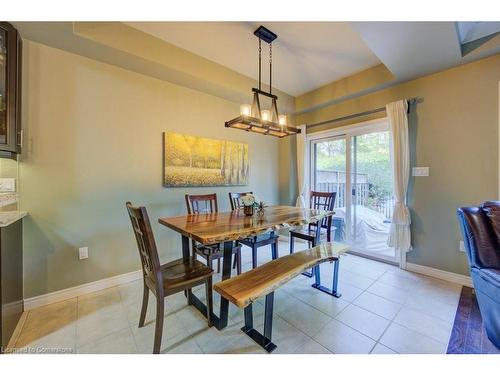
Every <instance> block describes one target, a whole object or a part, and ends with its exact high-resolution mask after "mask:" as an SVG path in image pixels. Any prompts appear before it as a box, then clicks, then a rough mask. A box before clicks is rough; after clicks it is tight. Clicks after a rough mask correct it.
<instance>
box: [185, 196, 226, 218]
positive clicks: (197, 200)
mask: <svg viewBox="0 0 500 375" xmlns="http://www.w3.org/2000/svg"><path fill="white" fill-rule="evenodd" d="M186 205H187V211H188V214H199V213H201V212H210V213H213V212H218V210H219V209H218V207H217V194H215V193H214V194H204V195H189V194H186Z"/></svg>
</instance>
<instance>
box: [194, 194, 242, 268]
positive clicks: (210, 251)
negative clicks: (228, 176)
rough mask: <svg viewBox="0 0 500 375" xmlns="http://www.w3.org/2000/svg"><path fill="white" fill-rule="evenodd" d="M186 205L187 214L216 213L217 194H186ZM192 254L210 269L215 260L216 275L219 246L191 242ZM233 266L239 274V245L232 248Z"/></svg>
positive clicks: (218, 266)
mask: <svg viewBox="0 0 500 375" xmlns="http://www.w3.org/2000/svg"><path fill="white" fill-rule="evenodd" d="M185 198H186V205H187V211H188V214H200V213H204V212H206V213H214V212H218V205H217V194H215V193H214V194H204V195H190V194H186V197H185ZM192 247H193V254H196V255H199V256H201V257H202V258H204V259H205V260H206V261H207V265H208V266H209V267H212V263H213V261H214V260H217V273H219V272H220V260H221V258H222V257H223V251H222V249H221V246H220V244H213V245H203V244H200V243H197V242H196V241H194V240H193V241H192ZM233 255H234V257H235V259H234V266H233V268H236V272H237V274H238V275H239V274H241V245H238V244H236V245H235V246H234V247H233Z"/></svg>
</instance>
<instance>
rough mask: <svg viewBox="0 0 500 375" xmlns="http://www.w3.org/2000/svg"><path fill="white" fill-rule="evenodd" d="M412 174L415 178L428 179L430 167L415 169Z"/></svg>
mask: <svg viewBox="0 0 500 375" xmlns="http://www.w3.org/2000/svg"><path fill="white" fill-rule="evenodd" d="M412 172H413V173H412V174H413V176H415V177H427V176H429V167H413V169H412Z"/></svg>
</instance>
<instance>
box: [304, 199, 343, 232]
mask: <svg viewBox="0 0 500 375" xmlns="http://www.w3.org/2000/svg"><path fill="white" fill-rule="evenodd" d="M336 197H337V193H336V192H333V193H326V192H320V191H312V190H311V198H310V201H309V207H310V208H312V209H315V210H324V211H333V206H334V205H335V198H336ZM331 223H332V217H331V216H329V217H327V218H324V219H323V220H321V227H322V228H326V229H330V226H331ZM310 226H316V224H315V223H313V224H310Z"/></svg>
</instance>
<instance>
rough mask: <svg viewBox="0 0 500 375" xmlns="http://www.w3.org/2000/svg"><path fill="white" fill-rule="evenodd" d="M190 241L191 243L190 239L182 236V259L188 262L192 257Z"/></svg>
mask: <svg viewBox="0 0 500 375" xmlns="http://www.w3.org/2000/svg"><path fill="white" fill-rule="evenodd" d="M189 243H190V241H189V238H188V237H186V236H182V258H183V259H184V260H188V259H189V255H190V252H191V251H190V249H189V247H190V244H189Z"/></svg>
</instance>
